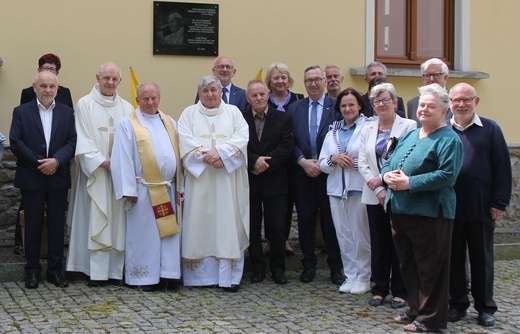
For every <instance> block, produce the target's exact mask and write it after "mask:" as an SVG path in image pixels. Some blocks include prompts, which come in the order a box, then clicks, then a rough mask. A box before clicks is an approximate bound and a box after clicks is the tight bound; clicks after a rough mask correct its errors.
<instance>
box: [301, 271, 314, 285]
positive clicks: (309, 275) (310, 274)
mask: <svg viewBox="0 0 520 334" xmlns="http://www.w3.org/2000/svg"><path fill="white" fill-rule="evenodd" d="M314 277H316V269H314V268H304V269H303V272H302V274H301V275H300V281H301V282H303V283H310V282H312V281H313V280H314Z"/></svg>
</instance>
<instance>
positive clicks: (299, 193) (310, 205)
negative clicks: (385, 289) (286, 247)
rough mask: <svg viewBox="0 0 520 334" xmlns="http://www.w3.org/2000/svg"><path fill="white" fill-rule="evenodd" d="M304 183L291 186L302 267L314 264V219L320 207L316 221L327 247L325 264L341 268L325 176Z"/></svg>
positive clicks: (316, 259)
mask: <svg viewBox="0 0 520 334" xmlns="http://www.w3.org/2000/svg"><path fill="white" fill-rule="evenodd" d="M313 181H315V182H313V183H312V184H311V185H308V186H293V188H292V191H293V194H294V200H295V203H296V212H297V214H298V236H299V241H300V247H301V250H302V253H303V260H302V265H303V267H304V268H315V267H316V265H317V263H318V257H317V256H316V253H315V246H316V219H317V215H318V208H319V209H320V223H321V231H322V234H323V239H324V241H325V246H326V247H327V264H328V265H329V268H330V270H333V271H341V270H342V268H343V263H342V262H341V255H340V250H339V245H338V238H337V237H336V229H335V228H334V223H333V222H332V214H331V213H330V202H329V196H328V195H327V184H326V182H322V181H326V180H325V179H323V180H321V179H320V180H313Z"/></svg>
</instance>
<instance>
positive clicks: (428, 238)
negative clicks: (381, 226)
mask: <svg viewBox="0 0 520 334" xmlns="http://www.w3.org/2000/svg"><path fill="white" fill-rule="evenodd" d="M439 211H440V210H439ZM390 219H391V221H392V232H393V237H394V242H395V249H396V250H397V254H398V256H399V260H400V261H401V275H402V277H403V281H404V284H405V286H406V290H407V291H408V299H407V302H408V306H409V307H410V308H409V309H408V310H407V311H406V314H407V315H408V316H409V317H410V318H416V320H417V321H419V322H424V323H425V324H426V327H428V328H432V329H445V328H446V326H447V324H448V302H449V280H450V257H451V236H452V231H453V220H451V219H444V218H442V213H441V212H439V216H438V217H437V218H432V217H424V216H412V215H404V214H392V213H391V211H390Z"/></svg>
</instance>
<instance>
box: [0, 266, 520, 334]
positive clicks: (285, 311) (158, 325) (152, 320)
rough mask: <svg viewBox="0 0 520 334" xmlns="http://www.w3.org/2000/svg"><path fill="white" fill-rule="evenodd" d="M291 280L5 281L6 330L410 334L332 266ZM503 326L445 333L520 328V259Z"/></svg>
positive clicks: (0, 312)
mask: <svg viewBox="0 0 520 334" xmlns="http://www.w3.org/2000/svg"><path fill="white" fill-rule="evenodd" d="M287 274H288V275H287V276H288V278H289V284H288V285H285V286H279V285H276V284H274V283H273V282H272V281H271V280H270V279H266V280H265V281H264V282H262V283H257V284H251V283H249V276H248V274H246V275H245V276H244V279H243V284H242V286H241V289H240V290H239V292H237V293H230V292H224V291H223V290H222V289H219V288H185V287H179V288H177V289H168V288H165V289H164V290H162V291H157V292H143V291H140V290H136V289H130V288H127V287H116V286H103V287H95V288H91V287H88V286H87V285H86V283H85V281H82V280H76V281H73V282H72V283H71V286H70V287H69V288H66V289H61V288H56V287H54V285H51V284H48V283H46V282H42V283H41V284H40V287H39V288H38V289H36V290H28V289H25V288H24V282H7V283H0V332H1V333H178V332H187V333H403V329H402V327H403V325H398V324H394V323H392V320H391V317H393V316H395V315H396V314H397V311H396V310H394V309H392V308H390V306H389V304H388V303H387V304H385V305H383V306H381V307H377V308H373V307H370V306H368V304H367V300H368V298H369V296H370V295H369V294H365V295H346V294H340V293H339V292H338V291H337V287H335V286H334V285H332V284H331V283H330V281H329V277H328V274H329V273H328V271H325V270H320V271H318V275H317V278H316V280H315V281H314V282H312V283H309V284H303V283H300V282H299V281H298V275H299V273H298V272H296V271H289V272H287ZM495 276H496V279H495V297H496V301H497V303H498V305H499V311H498V312H497V313H496V314H495V315H496V325H495V327H491V328H484V327H481V326H478V325H477V321H476V315H477V313H476V311H475V310H474V309H473V308H470V309H469V310H468V311H469V313H468V316H467V317H466V318H465V319H463V320H461V321H459V322H457V323H454V324H451V323H450V324H449V325H448V329H447V330H446V331H444V333H472V334H477V333H520V311H519V310H518V308H517V303H518V301H519V298H520V296H519V293H520V292H519V291H520V260H510V261H497V262H496V275H495Z"/></svg>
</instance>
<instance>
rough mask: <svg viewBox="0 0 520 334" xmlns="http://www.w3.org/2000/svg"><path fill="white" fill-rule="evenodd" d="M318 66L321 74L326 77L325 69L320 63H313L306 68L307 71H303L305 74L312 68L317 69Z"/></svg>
mask: <svg viewBox="0 0 520 334" xmlns="http://www.w3.org/2000/svg"><path fill="white" fill-rule="evenodd" d="M317 68H318V69H320V71H321V75H323V77H324V78H325V71H324V70H323V69H322V68H321V67H320V65H311V66H309V67H307V68H306V69H305V71H303V73H304V74H305V73H307V72H309V71H312V70H315V69H317Z"/></svg>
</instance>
